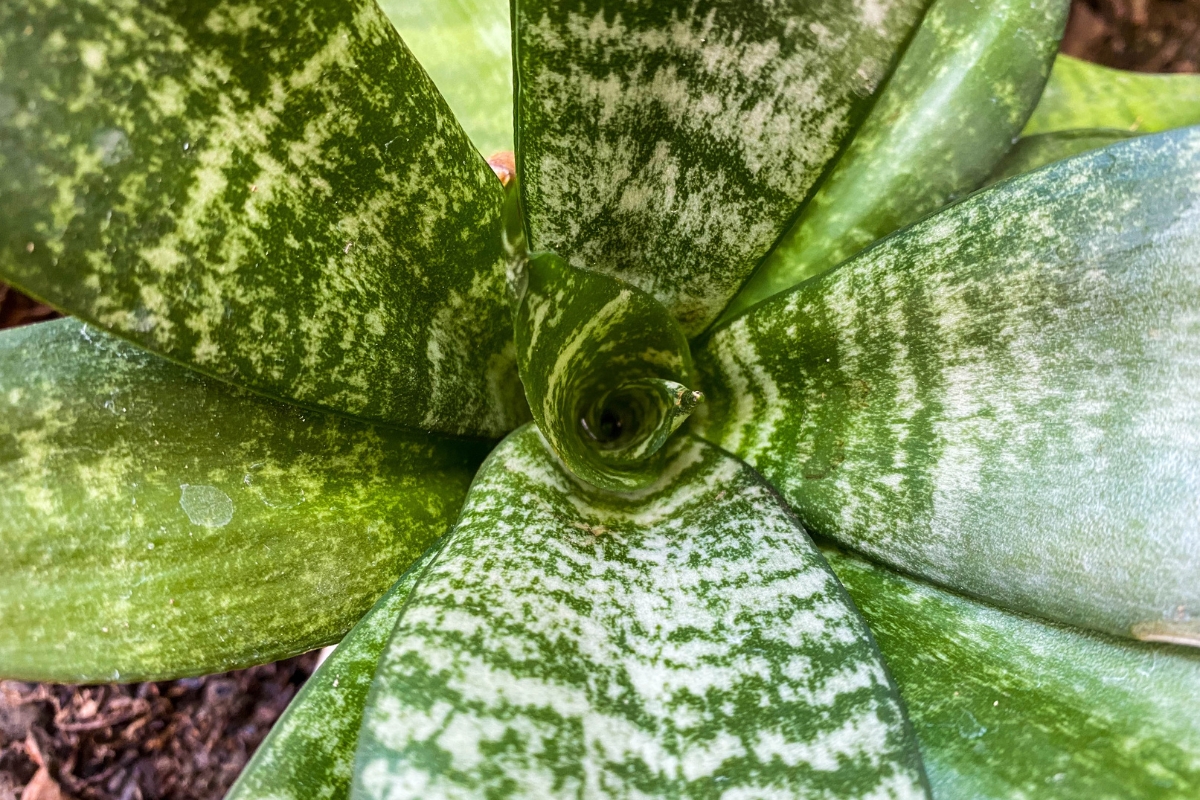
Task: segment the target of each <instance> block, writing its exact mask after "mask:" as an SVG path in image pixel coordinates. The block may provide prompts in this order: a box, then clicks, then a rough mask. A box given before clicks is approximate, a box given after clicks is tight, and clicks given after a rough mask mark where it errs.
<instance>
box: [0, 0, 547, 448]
mask: <svg viewBox="0 0 1200 800" xmlns="http://www.w3.org/2000/svg"><path fill="white" fill-rule="evenodd" d="M501 203H502V192H501V188H500V185H499V183H498V182H497V181H496V179H495V176H494V175H493V173H492V172H491V170H490V169H489V167H488V166H487V164H486V163H485V162H484V161H483V159H482V158H481V157H480V156H479V154H478V153H476V151H475V148H474V147H473V146H472V145H471V142H470V140H469V139H468V138H467V136H466V134H464V133H463V132H462V129H461V128H460V127H459V126H458V124H457V123H456V122H455V120H454V116H453V114H452V113H451V111H450V109H449V107H448V106H447V105H446V103H445V101H443V100H442V99H441V97H440V96H439V95H438V92H437V90H436V89H435V88H434V86H433V83H432V82H431V81H430V79H429V78H428V76H426V74H425V73H424V72H423V71H422V70H421V67H420V65H419V64H417V62H416V59H415V58H414V57H413V56H412V54H411V53H410V52H409V51H408V50H407V48H405V46H404V45H403V43H402V42H401V41H400V38H399V36H398V35H397V34H396V32H395V30H394V29H393V27H392V26H391V24H390V23H389V22H388V21H387V19H386V18H385V17H384V16H383V14H382V13H381V12H380V10H379V9H378V7H377V6H376V5H375V3H374V2H373V0H314V1H313V2H306V3H269V2H265V0H224V2H200V1H199V0H188V1H187V2H174V3H171V2H165V1H164V0H153V1H152V2H139V1H138V0H104V2H101V1H100V0H31V2H28V3H7V4H5V5H3V6H2V7H0V219H3V220H4V228H3V230H0V277H3V278H4V279H5V280H8V281H9V282H11V283H14V284H16V285H18V286H20V287H21V288H23V289H24V290H26V291H27V292H29V293H30V294H33V295H35V296H37V297H40V298H42V299H44V300H46V301H47V302H50V303H51V304H53V305H55V306H57V307H59V308H63V309H66V310H68V311H70V312H72V313H75V314H77V315H79V316H81V317H83V318H85V319H87V320H89V321H90V322H93V323H95V324H97V325H99V326H101V327H103V328H106V329H108V330H110V331H113V332H116V333H117V334H119V335H120V336H122V337H125V338H127V339H130V340H132V341H135V342H137V343H138V344H140V345H141V346H143V347H146V348H149V349H151V350H153V351H155V352H158V353H161V354H164V355H166V356H168V357H169V358H171V359H173V360H175V361H179V362H181V363H184V364H186V365H188V366H191V367H193V368H195V369H198V370H200V371H202V372H205V373H207V374H209V375H213V376H217V377H220V378H222V379H225V380H229V381H232V382H234V383H237V384H239V385H244V386H247V387H250V388H253V389H255V390H256V391H259V392H261V393H264V394H267V395H270V396H274V397H278V398H282V399H286V400H289V401H294V402H297V403H300V404H302V405H305V406H310V407H318V408H325V409H332V410H334V411H337V412H341V413H347V414H350V415H355V416H360V417H364V418H369V419H373V420H382V421H385V422H389V423H398V424H401V425H405V426H410V427H420V428H423V429H427V430H439V431H443V432H450V433H468V434H472V435H485V436H494V437H499V436H500V435H502V434H503V433H505V432H507V431H508V430H511V428H512V427H513V426H514V425H516V424H519V422H521V421H523V420H524V419H527V418H528V417H527V412H526V411H525V410H524V408H523V402H522V398H521V392H520V385H519V383H518V381H517V379H516V369H515V363H514V360H513V354H512V345H511V331H510V330H509V327H508V312H507V309H506V307H505V300H504V276H503V261H502V254H501V249H500V241H499V232H500V207H501Z"/></svg>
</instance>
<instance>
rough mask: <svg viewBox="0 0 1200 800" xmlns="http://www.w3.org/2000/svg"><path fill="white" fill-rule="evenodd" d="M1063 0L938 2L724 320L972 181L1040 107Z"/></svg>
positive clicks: (982, 175) (823, 267)
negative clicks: (830, 169)
mask: <svg viewBox="0 0 1200 800" xmlns="http://www.w3.org/2000/svg"><path fill="white" fill-rule="evenodd" d="M1068 5H1069V4H1068V3H1067V2H1066V0H1033V1H1031V0H937V2H935V3H934V4H933V5H932V6H931V7H930V9H929V12H928V13H927V14H926V15H925V18H924V19H923V20H922V21H921V27H920V28H919V29H918V30H917V34H916V36H915V37H913V41H912V44H910V45H909V46H908V48H907V49H906V50H905V52H904V57H903V59H901V61H900V64H899V66H897V68H896V71H895V72H894V73H893V74H892V76H891V77H890V78H889V79H888V82H887V85H886V87H885V88H884V90H883V92H882V94H881V95H880V98H879V102H878V103H876V105H875V107H874V108H873V109H872V110H871V115H870V116H869V117H868V118H867V121H866V122H865V123H864V124H863V127H862V129H861V130H859V131H858V133H857V134H856V135H855V137H854V140H853V141H852V142H851V143H850V146H849V149H847V151H846V153H845V154H844V155H843V156H842V157H841V158H840V159H839V161H838V164H837V167H835V168H834V171H833V173H832V174H831V175H830V177H829V178H828V179H827V180H826V181H825V183H824V184H823V185H822V186H821V188H820V190H819V191H818V192H817V194H816V195H815V196H814V197H813V199H812V201H811V202H810V203H809V204H808V205H807V206H806V207H805V209H804V211H803V212H802V213H801V215H800V218H799V219H798V220H797V221H796V223H795V224H794V225H793V226H792V228H791V229H790V230H789V231H788V232H787V233H786V234H785V235H784V237H783V239H781V240H780V242H779V244H778V245H776V247H775V249H774V250H773V251H772V252H771V254H770V255H769V256H768V257H767V259H766V261H764V262H763V264H762V266H761V267H759V269H758V270H757V271H756V272H755V274H754V276H753V277H752V278H751V279H750V281H749V282H748V283H747V285H746V286H745V288H743V289H742V291H741V292H740V293H739V294H738V296H737V297H736V298H734V300H733V302H732V303H730V306H729V308H727V309H726V311H725V314H724V315H723V318H724V319H728V318H731V317H733V316H734V315H736V314H737V313H738V312H741V311H744V310H745V309H747V308H749V307H750V306H752V305H753V304H754V303H757V302H759V301H761V300H763V299H765V298H767V297H770V296H771V295H772V294H775V293H777V292H781V291H783V290H785V289H787V288H789V287H791V286H795V285H796V284H797V283H800V282H801V281H803V280H805V279H807V278H811V277H812V276H814V275H819V274H820V273H822V272H824V271H825V270H827V269H829V268H831V267H834V266H837V265H838V264H840V263H841V262H842V261H845V260H846V259H847V258H849V257H850V256H852V255H854V254H855V253H857V252H858V251H859V250H861V249H862V248H863V247H866V246H867V245H869V244H870V243H871V242H873V241H875V240H877V239H880V238H882V237H883V236H886V235H887V234H889V233H891V232H892V231H894V230H897V229H899V228H901V227H903V226H905V225H907V224H908V223H910V222H913V221H914V220H917V219H920V218H921V217H922V216H923V215H925V214H926V213H928V212H930V211H932V210H934V209H936V208H938V207H939V206H941V205H943V204H944V203H945V202H946V201H947V200H949V199H951V198H953V197H955V196H961V195H962V194H965V193H966V192H969V191H971V190H972V189H975V188H976V187H977V186H979V184H980V183H982V182H983V180H984V178H985V177H987V175H988V173H989V172H990V171H991V170H992V167H993V166H994V165H995V163H996V162H997V161H998V160H999V159H1000V157H1001V156H1003V155H1004V153H1005V151H1006V150H1008V148H1009V147H1010V146H1011V145H1012V140H1013V138H1014V137H1015V136H1016V135H1017V134H1018V133H1019V132H1020V130H1021V128H1022V126H1024V125H1025V121H1026V120H1027V119H1028V117H1029V114H1030V112H1031V111H1033V107H1034V105H1036V104H1037V102H1038V97H1039V96H1040V95H1041V93H1042V87H1043V85H1044V84H1045V82H1046V76H1047V75H1048V74H1049V72H1050V65H1051V63H1052V62H1053V61H1054V54H1055V51H1057V49H1058V40H1059V37H1060V36H1061V35H1062V29H1063V25H1064V24H1065V22H1066V18H1067V8H1068Z"/></svg>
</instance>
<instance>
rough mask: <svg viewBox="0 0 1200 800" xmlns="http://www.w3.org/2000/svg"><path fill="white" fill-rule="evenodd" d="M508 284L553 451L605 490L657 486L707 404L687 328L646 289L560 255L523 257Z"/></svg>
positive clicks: (534, 397)
mask: <svg viewBox="0 0 1200 800" xmlns="http://www.w3.org/2000/svg"><path fill="white" fill-rule="evenodd" d="M509 283H510V286H509V288H510V296H511V298H512V301H513V324H514V328H515V334H516V343H517V361H518V365H519V367H520V371H521V380H522V382H523V383H524V384H525V394H526V396H527V397H528V399H529V404H530V407H531V408H532V410H533V416H534V418H535V419H536V420H537V423H538V427H539V428H540V429H541V431H542V434H543V436H544V437H545V439H546V441H547V442H548V444H549V445H550V447H551V448H552V449H553V450H554V451H555V453H557V454H558V456H559V457H560V458H561V459H562V460H563V462H564V463H565V464H566V465H567V466H568V467H569V468H570V469H571V471H572V472H574V473H575V475H576V476H578V477H579V478H581V479H583V480H585V481H587V482H588V483H590V484H593V485H595V486H598V487H600V488H603V489H609V490H612V491H625V492H627V491H633V490H636V489H640V488H642V487H644V486H646V485H648V484H649V483H651V482H652V481H653V480H654V478H655V477H656V476H657V474H658V472H659V468H660V466H661V465H660V464H659V461H660V457H659V453H660V450H661V449H662V446H663V445H664V444H665V443H666V441H667V439H668V438H670V436H671V434H672V433H674V432H675V431H676V430H677V429H678V428H679V426H680V425H681V424H683V422H684V420H686V419H687V417H688V415H689V414H691V412H692V411H693V410H694V409H695V408H696V405H697V404H698V403H700V402H701V401H702V400H703V395H702V394H701V393H700V392H697V391H693V390H692V389H690V388H688V387H689V385H694V384H693V383H692V357H691V353H690V351H689V350H688V343H687V337H686V336H685V335H684V333H683V330H682V329H681V328H680V327H679V325H678V323H677V322H676V321H675V320H674V318H672V317H671V315H670V314H669V313H668V312H667V310H666V309H665V308H664V307H663V306H662V304H661V303H659V302H658V301H657V300H655V299H654V298H653V297H651V296H650V295H649V294H647V293H646V292H643V291H642V290H640V289H637V288H636V287H633V286H630V285H628V284H625V283H623V282H622V281H620V280H617V279H616V278H612V277H610V276H607V275H602V274H600V273H597V272H590V271H588V270H582V269H576V268H575V267H572V266H570V265H569V264H567V262H566V261H565V260H564V259H563V258H561V257H559V256H558V255H556V254H554V253H536V254H533V255H532V256H530V257H529V258H527V259H520V260H519V261H518V262H517V263H516V264H515V265H514V266H513V267H512V269H511V270H510V275H509Z"/></svg>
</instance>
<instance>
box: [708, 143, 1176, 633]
mask: <svg viewBox="0 0 1200 800" xmlns="http://www.w3.org/2000/svg"><path fill="white" fill-rule="evenodd" d="M1197 319H1200V128H1194V129H1185V130H1180V131H1172V132H1170V133H1164V134H1157V135H1155V136H1148V137H1141V138H1138V139H1132V140H1130V141H1127V142H1122V143H1120V144H1116V145H1112V146H1110V147H1107V148H1105V149H1104V150H1101V151H1097V152H1094V153H1090V154H1087V155H1084V156H1079V157H1076V158H1073V159H1070V160H1067V161H1062V162H1059V163H1058V164H1056V165H1053V166H1051V167H1047V168H1046V169H1043V170H1039V171H1038V172H1034V173H1031V174H1028V175H1024V176H1021V177H1018V178H1014V179H1012V180H1010V181H1007V182H1005V183H1003V184H1000V185H998V186H995V187H993V188H992V189H990V190H987V191H984V192H980V193H977V194H975V195H972V196H971V197H970V198H969V199H967V200H965V201H963V202H962V203H960V204H958V205H956V206H953V207H951V208H949V209H947V210H945V211H942V212H940V213H938V214H935V215H933V216H931V217H928V218H926V219H925V220H923V221H922V222H919V223H917V224H916V225H914V226H912V227H911V228H908V229H907V230H905V231H902V232H900V233H898V234H896V235H895V236H892V237H890V238H888V239H886V240H884V241H883V242H880V243H879V244H877V245H876V246H874V247H872V248H870V249H869V250H867V251H865V252H864V253H862V254H861V255H859V256H858V257H857V258H855V259H853V260H851V261H849V262H847V263H846V264H845V265H843V266H842V267H840V268H838V269H836V270H834V271H832V272H830V273H827V274H826V275H824V276H822V277H821V278H819V279H817V280H814V281H810V282H808V283H805V284H802V285H801V286H798V287H796V289H795V290H794V291H792V292H789V293H787V294H783V295H779V296H778V297H775V298H772V299H771V300H769V301H767V302H766V303H763V304H762V305H760V306H757V307H756V308H754V309H752V310H751V311H750V312H748V313H747V314H746V315H744V316H742V317H739V318H738V319H736V320H734V321H733V322H732V323H730V324H729V325H728V326H727V327H725V328H722V329H719V330H717V331H715V332H714V333H713V334H712V335H711V336H710V337H709V338H708V339H707V340H706V341H705V342H703V343H702V344H699V345H698V346H697V348H696V349H695V350H694V351H693V352H694V353H695V358H696V368H697V372H698V373H699V375H700V387H701V388H702V389H703V390H704V392H705V396H706V397H707V398H708V401H707V402H706V403H705V405H704V406H702V407H701V409H700V410H699V411H698V413H697V416H698V417H701V418H699V419H697V422H696V425H697V428H698V431H699V432H701V433H702V434H703V435H704V436H705V437H706V438H708V439H709V440H710V441H712V442H714V443H715V444H717V445H719V446H721V447H723V448H725V449H726V450H728V451H730V452H731V453H733V454H735V455H737V456H739V457H741V458H744V459H746V460H747V461H749V462H750V463H751V464H752V465H753V466H755V467H756V468H757V469H758V470H759V471H761V472H762V473H763V475H764V476H765V477H766V478H767V480H769V481H770V482H771V483H772V484H773V485H774V486H776V487H777V488H778V489H779V491H780V492H782V494H783V495H784V497H786V498H787V500H788V502H789V503H790V504H791V505H792V507H793V508H794V509H795V510H796V512H797V514H798V516H799V517H800V520H801V521H802V522H803V523H804V525H805V527H806V528H808V529H809V530H811V531H813V533H814V534H820V535H823V536H828V537H831V538H833V539H835V540H837V541H838V542H839V543H841V544H843V545H845V546H846V547H849V548H852V549H855V550H858V551H859V552H862V553H865V554H867V555H869V556H870V557H871V558H872V559H875V560H879V561H882V562H884V563H887V564H889V565H891V566H894V567H897V568H899V569H901V570H903V571H906V572H909V573H912V574H914V575H917V576H920V577H923V578H926V579H929V580H932V581H935V582H938V583H941V584H943V585H945V586H948V587H950V588H952V589H955V590H958V591H962V592H965V593H969V594H972V595H974V596H976V597H981V598H983V599H985V600H988V601H989V602H992V603H995V604H997V605H1000V606H1003V607H1006V608H1012V609H1016V610H1020V611H1024V612H1027V613H1031V614H1036V615H1039V616H1043V617H1046V618H1049V619H1053V620H1059V621H1063V622H1069V623H1074V624H1077V625H1081V626H1083V627H1087V628H1092V629H1095V630H1100V631H1106V632H1109V633H1113V634H1117V635H1123V636H1131V635H1132V636H1137V637H1140V638H1173V639H1174V640H1176V641H1179V642H1188V643H1195V644H1200V624H1198V623H1197V619H1200V582H1198V581H1197V580H1196V576H1197V574H1200V528H1197V526H1196V519H1197V518H1200V438H1197V436H1196V434H1195V432H1196V431H1197V430H1200V405H1198V404H1197V403H1196V402H1195V398H1196V397H1198V396H1200V361H1198V360H1197V358H1196V353H1198V352H1200V325H1197V322H1196V320H1197ZM702 415H707V416H706V418H704V416H702Z"/></svg>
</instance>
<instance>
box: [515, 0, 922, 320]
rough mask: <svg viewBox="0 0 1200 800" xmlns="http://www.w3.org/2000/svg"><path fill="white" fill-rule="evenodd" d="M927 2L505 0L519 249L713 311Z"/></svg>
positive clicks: (762, 247) (796, 199)
mask: <svg viewBox="0 0 1200 800" xmlns="http://www.w3.org/2000/svg"><path fill="white" fill-rule="evenodd" d="M926 4H927V0H879V1H878V2H876V1H875V0H871V2H854V3H849V2H845V0H816V1H815V2H806V3H797V2H789V3H775V4H767V5H764V4H750V5H747V4H746V3H744V2H741V1H740V0H704V1H703V2H692V3H685V2H677V1H676V2H654V3H633V2H599V1H598V0H588V2H577V3H563V2H557V1H556V0H515V2H514V9H515V12H514V23H515V25H516V35H515V47H516V58H515V61H516V68H517V158H518V160H519V164H520V173H521V179H522V180H523V181H524V192H525V212H526V215H527V221H528V227H529V233H530V244H531V247H532V248H533V249H536V250H553V251H554V252H557V253H559V254H561V255H562V256H563V257H565V258H566V259H567V260H568V261H569V262H570V263H571V264H572V265H574V266H576V267H585V268H588V269H593V270H597V271H599V272H604V273H606V274H610V275H614V276H615V277H618V278H620V279H621V280H624V281H626V282H628V283H631V284H634V285H635V286H637V287H639V288H640V289H642V290H644V291H646V292H649V293H650V294H652V295H653V296H654V297H655V298H656V299H657V300H658V301H659V302H661V303H662V304H663V305H665V306H666V307H667V309H668V310H669V311H670V312H671V313H672V314H673V315H674V316H675V317H676V319H678V320H679V323H680V324H681V325H682V326H683V329H684V331H685V332H686V333H688V335H694V334H696V333H699V332H700V331H701V330H703V329H704V328H705V327H707V326H708V324H709V323H711V322H712V320H714V319H715V318H716V317H717V315H718V314H719V313H720V311H721V309H722V308H723V307H724V306H725V304H726V303H727V302H728V301H729V299H730V298H731V297H733V295H734V294H735V293H736V292H737V290H738V288H739V287H740V286H741V284H742V283H743V282H744V281H745V280H746V278H747V277H748V276H749V275H750V273H751V271H752V270H753V269H754V268H755V267H756V266H757V265H758V262H759V261H760V260H761V259H762V257H763V256H764V255H766V253H767V250H768V249H769V248H770V246H771V245H772V244H773V243H774V241H775V240H776V239H777V238H778V237H779V235H780V234H781V233H783V231H784V230H785V229H786V228H787V227H788V224H789V222H790V220H791V218H792V216H793V215H794V214H795V213H796V211H797V210H798V209H799V207H800V205H801V203H802V202H803V201H804V199H805V197H806V196H807V195H808V193H809V191H810V190H811V189H812V188H813V185H814V183H815V182H816V180H817V178H818V177H819V176H820V175H821V173H822V172H823V171H824V169H825V168H826V166H827V164H828V163H829V162H830V161H831V160H832V159H833V157H834V155H835V154H836V153H837V151H838V148H839V146H840V145H841V143H842V140H843V139H845V138H846V137H847V136H849V135H850V134H851V133H852V132H853V131H854V130H855V128H856V127H857V126H858V124H859V123H860V122H861V120H862V119H863V117H864V116H865V115H866V113H867V110H868V106H869V104H870V98H871V96H872V94H873V93H874V92H875V90H876V88H877V87H878V85H879V83H880V82H881V81H882V80H883V78H884V77H885V76H886V75H887V73H888V71H889V70H890V68H891V67H892V63H893V61H894V60H895V58H896V55H897V53H898V51H899V50H900V48H901V45H902V44H903V43H904V41H905V40H906V39H907V38H908V37H909V35H910V33H911V32H912V30H913V28H914V27H915V25H916V22H917V20H918V18H919V17H920V14H921V12H922V11H923V10H924V8H925V6H926Z"/></svg>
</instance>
